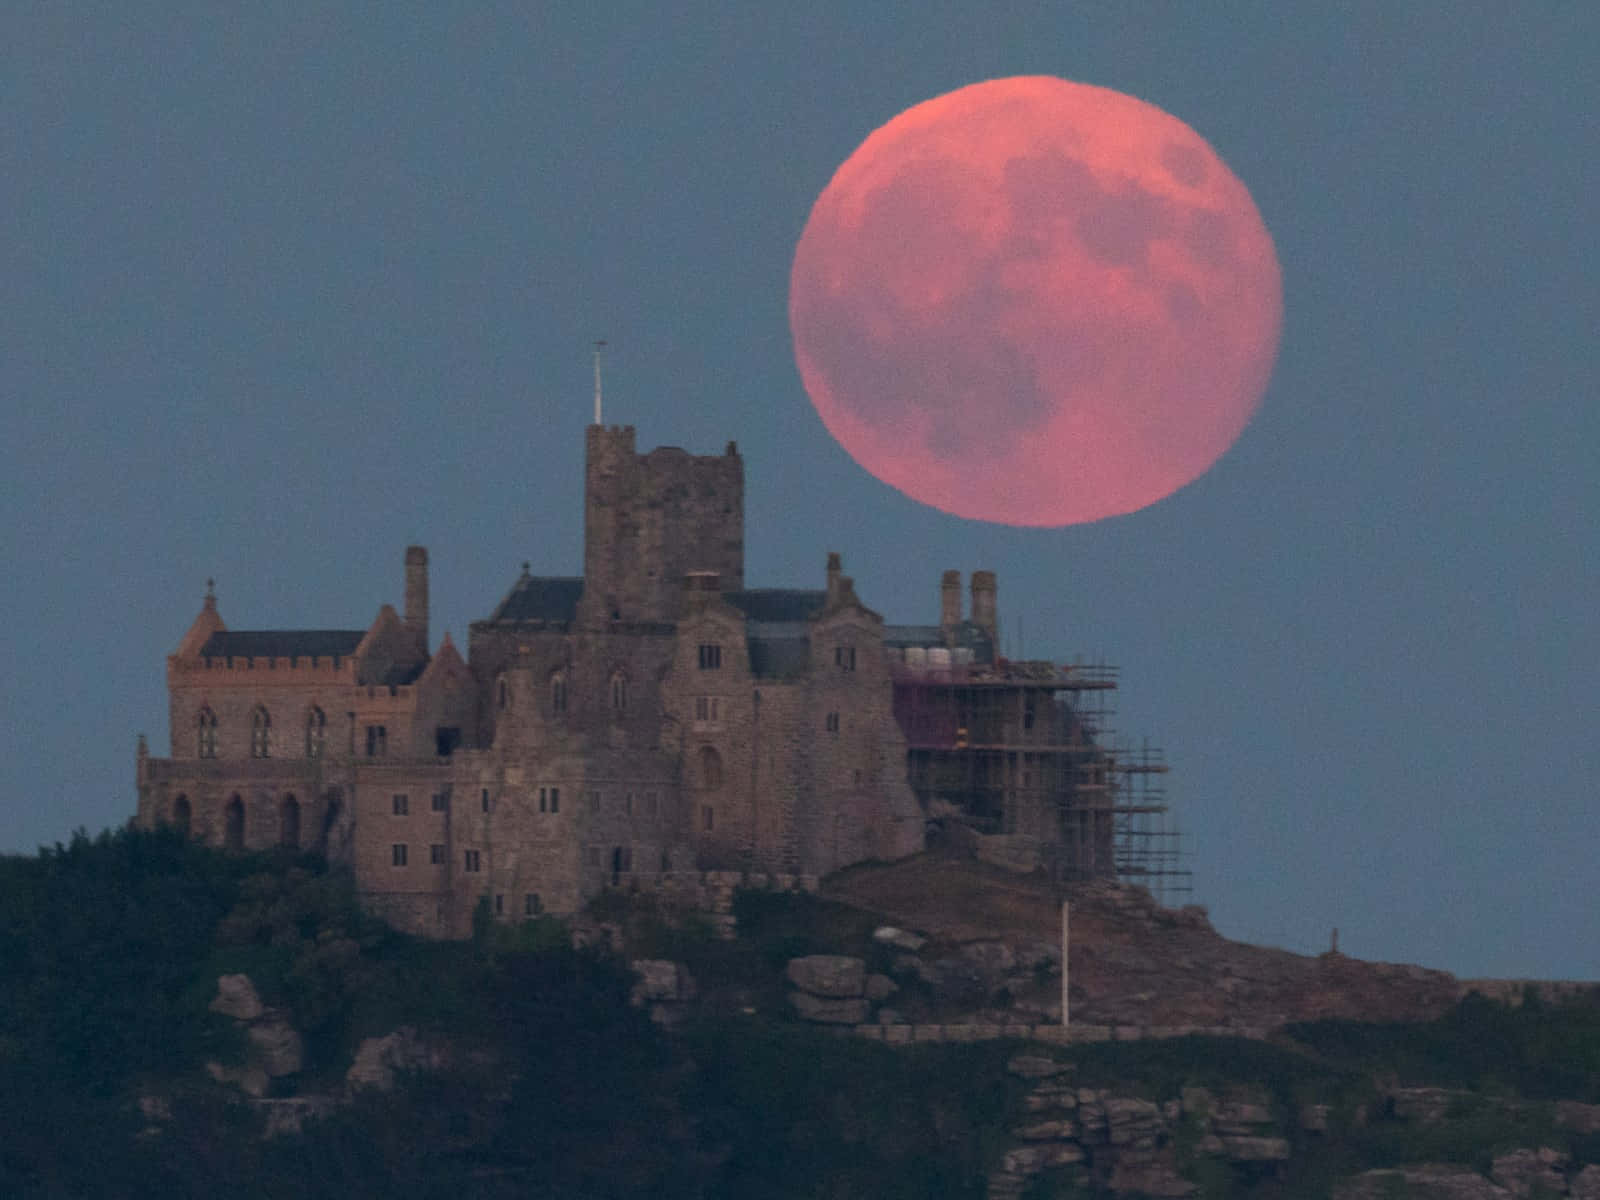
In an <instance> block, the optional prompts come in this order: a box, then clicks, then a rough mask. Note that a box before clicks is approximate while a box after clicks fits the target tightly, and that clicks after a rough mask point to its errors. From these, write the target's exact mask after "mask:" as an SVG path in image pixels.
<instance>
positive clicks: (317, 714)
mask: <svg viewBox="0 0 1600 1200" xmlns="http://www.w3.org/2000/svg"><path fill="white" fill-rule="evenodd" d="M327 744H328V718H327V717H326V716H325V715H324V714H323V711H322V710H321V709H320V708H318V707H317V706H316V705H314V704H313V705H312V706H311V711H310V712H308V713H307V714H306V757H307V758H321V757H322V751H323V750H324V749H325V748H326V747H327Z"/></svg>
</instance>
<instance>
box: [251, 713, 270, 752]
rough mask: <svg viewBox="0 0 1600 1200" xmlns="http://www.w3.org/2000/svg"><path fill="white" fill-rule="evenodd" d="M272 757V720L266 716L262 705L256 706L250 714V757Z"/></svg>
mask: <svg viewBox="0 0 1600 1200" xmlns="http://www.w3.org/2000/svg"><path fill="white" fill-rule="evenodd" d="M271 756H272V718H271V717H270V716H269V715H268V714H267V710H266V707H265V706H264V705H260V704H258V705H256V709H255V711H254V712H253V713H251V714H250V757H251V758H270V757H271Z"/></svg>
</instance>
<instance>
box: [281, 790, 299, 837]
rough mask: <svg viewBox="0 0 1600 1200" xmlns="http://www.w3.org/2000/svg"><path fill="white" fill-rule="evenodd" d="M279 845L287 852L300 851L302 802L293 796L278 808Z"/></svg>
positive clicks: (286, 797)
mask: <svg viewBox="0 0 1600 1200" xmlns="http://www.w3.org/2000/svg"><path fill="white" fill-rule="evenodd" d="M278 844H279V845H280V846H283V847H284V848H285V849H287V850H298V849H300V801H298V800H296V799H295V798H294V796H293V795H292V794H291V795H288V796H285V797H284V798H283V803H282V804H280V805H279V806H278Z"/></svg>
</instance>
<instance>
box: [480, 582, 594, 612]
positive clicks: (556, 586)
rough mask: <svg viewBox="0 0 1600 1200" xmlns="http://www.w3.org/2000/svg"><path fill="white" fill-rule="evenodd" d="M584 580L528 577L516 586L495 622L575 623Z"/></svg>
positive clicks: (509, 593) (498, 610) (497, 610)
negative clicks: (573, 621)
mask: <svg viewBox="0 0 1600 1200" xmlns="http://www.w3.org/2000/svg"><path fill="white" fill-rule="evenodd" d="M582 595H583V576H581V575H579V576H576V577H572V576H544V575H524V576H522V577H521V578H520V579H518V580H517V582H516V583H515V584H513V585H512V588H511V591H510V592H508V593H507V594H506V598H505V599H504V600H502V601H500V607H499V608H497V609H495V610H494V613H493V615H491V616H490V617H489V620H491V621H572V620H575V619H577V616H578V598H579V597H580V596H582Z"/></svg>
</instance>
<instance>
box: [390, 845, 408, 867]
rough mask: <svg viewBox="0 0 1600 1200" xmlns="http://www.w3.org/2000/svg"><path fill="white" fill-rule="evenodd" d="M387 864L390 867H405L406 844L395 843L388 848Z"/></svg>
mask: <svg viewBox="0 0 1600 1200" xmlns="http://www.w3.org/2000/svg"><path fill="white" fill-rule="evenodd" d="M389 863H390V865H391V866H396V867H403V866H405V865H406V844H405V843H404V842H396V843H395V844H394V845H392V846H390V847H389Z"/></svg>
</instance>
